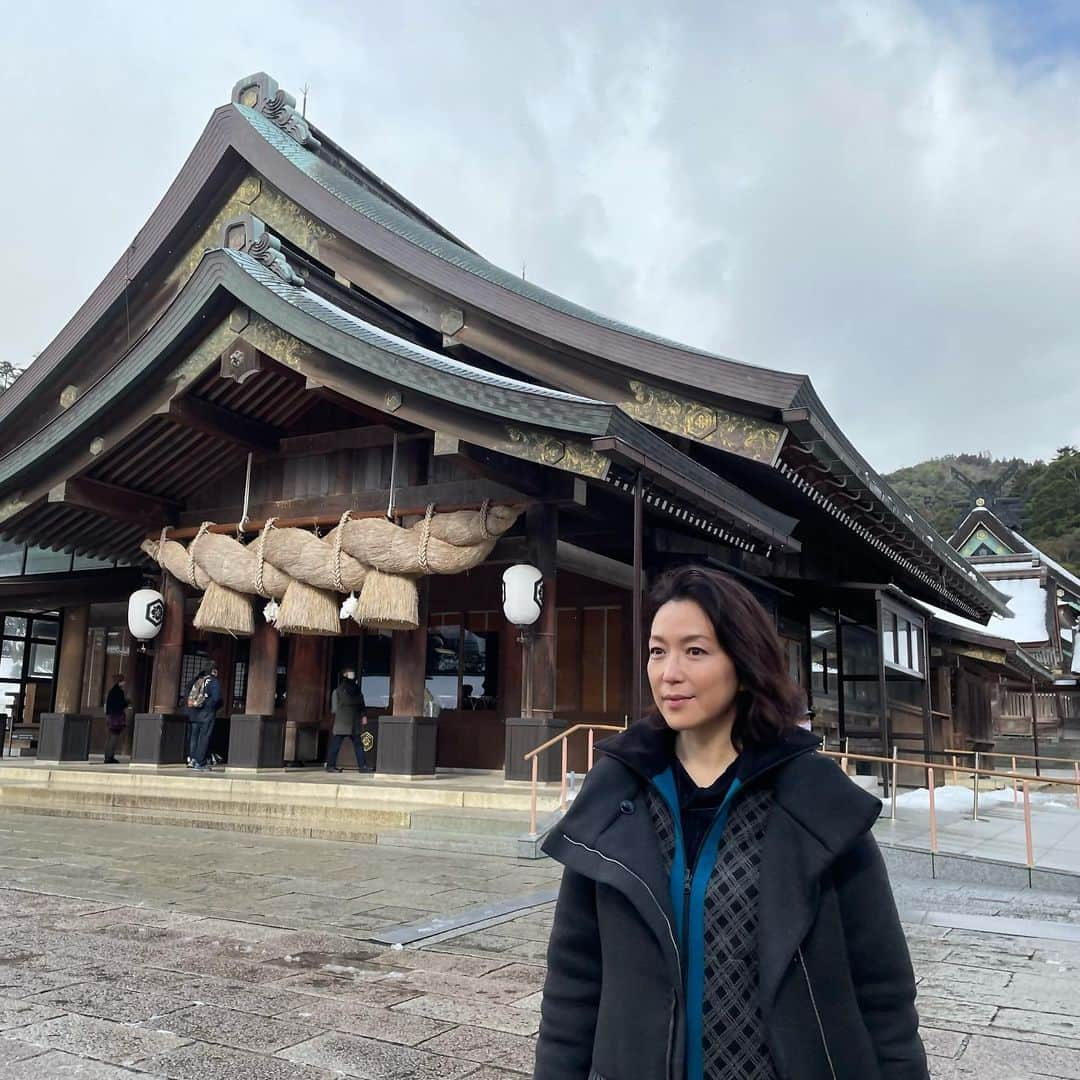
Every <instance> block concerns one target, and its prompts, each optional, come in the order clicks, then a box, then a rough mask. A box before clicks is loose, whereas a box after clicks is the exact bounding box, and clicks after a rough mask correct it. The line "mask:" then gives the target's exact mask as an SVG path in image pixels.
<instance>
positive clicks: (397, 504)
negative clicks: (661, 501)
mask: <svg viewBox="0 0 1080 1080" xmlns="http://www.w3.org/2000/svg"><path fill="white" fill-rule="evenodd" d="M389 496H390V492H389V491H387V490H383V489H376V490H367V491H356V492H352V493H346V494H344V495H318V496H315V497H313V498H309V499H286V500H281V501H278V502H268V503H258V504H256V505H253V506H251V507H249V509H248V530H249V531H252V532H254V531H258V529H261V528H262V524H263V522H265V521H266V519H267V518H270V517H276V518H278V519H279V521H278V525H279V526H282V527H284V526H285V525H286V523H287V522H291V523H292V524H293V525H296V526H299V527H306V526H310V525H314V524H318V525H320V526H323V525H336V524H337V522H338V519H339V518H340V517H341V515H342V514H343V513H344V512H345V511H346V510H352V511H353V512H354V514H355V515H356V516H357V517H362V516H373V515H378V514H384V513H385V512H386V507H387V503H388V501H389ZM485 499H490V500H491V501H492V502H495V503H504V504H511V505H520V506H524V505H527V504H528V503H530V502H531V501H532V500H531V499H530V498H529V496H528V495H524V494H522V492H520V491H518V490H516V489H515V488H511V487H507V486H505V485H504V484H496V483H493V482H491V481H487V480H452V481H448V482H447V483H443V484H423V485H416V486H412V487H399V488H396V489H395V493H394V513H395V515H403V516H407V515H409V514H420V515H423V513H424V511H425V509H426V508H427V505H428V503H434V504H435V506H436V508H437V509H439V510H442V511H448V510H450V509H454V510H465V509H469V508H474V507H475V508H479V506H480V504H481V503H482V502H483V501H484V500H485ZM241 510H242V508H241V507H240V506H237V505H230V506H224V507H217V508H212V509H209V510H195V511H185V512H182V513H181V514H180V520H179V526H180V528H178V529H175V530H173V531H172V532H171V533H170V534H169V535H170V537H171V538H173V539H176V540H179V539H184V538H188V537H192V536H194V535H195V533H196V532H198V527H199V525H200V524H201V523H202V522H204V521H214V522H217V523H218V524H216V525H214V526H213V527H212V529H211V531H212V532H223V533H228V532H235V530H236V522H237V520H238V518H239V516H240V512H241ZM156 537H157V533H154V534H153V538H154V539H156Z"/></svg>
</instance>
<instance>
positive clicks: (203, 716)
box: [187, 664, 222, 772]
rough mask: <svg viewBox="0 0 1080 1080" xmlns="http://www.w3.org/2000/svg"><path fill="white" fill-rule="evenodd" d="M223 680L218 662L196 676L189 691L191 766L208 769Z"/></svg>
mask: <svg viewBox="0 0 1080 1080" xmlns="http://www.w3.org/2000/svg"><path fill="white" fill-rule="evenodd" d="M221 702H222V697H221V683H220V682H218V669H217V664H212V665H211V666H210V667H209V668H204V669H203V670H202V671H200V672H199V674H198V675H196V676H195V681H194V682H193V683H192V684H191V688H190V689H189V690H188V693H187V714H188V768H191V769H195V770H196V771H199V772H205V771H207V770H208V769H209V768H210V766H209V764H207V760H206V757H207V753H208V751H209V749H210V736H211V735H212V734H213V731H214V720H215V718H216V714H217V711H218V709H219V708H220V707H221Z"/></svg>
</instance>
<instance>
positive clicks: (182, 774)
mask: <svg viewBox="0 0 1080 1080" xmlns="http://www.w3.org/2000/svg"><path fill="white" fill-rule="evenodd" d="M529 805H530V791H529V788H528V786H527V785H522V784H520V783H513V782H507V781H506V780H504V779H503V778H502V776H501V774H452V773H445V774H436V775H435V776H434V777H431V778H425V779H419V780H418V779H411V780H405V779H401V778H396V777H381V776H379V775H378V774H370V773H355V772H353V773H327V772H325V771H324V770H323V769H288V770H285V769H282V770H278V771H276V772H272V773H259V774H258V775H252V774H243V773H240V774H237V773H234V772H232V771H230V770H228V769H218V770H215V771H211V772H198V773H195V772H192V771H190V770H188V769H185V768H184V767H182V766H176V767H158V768H153V769H145V768H139V767H137V766H127V765H124V764H121V765H117V766H109V765H102V764H98V763H93V762H80V763H65V764H62V765H46V764H39V763H36V762H34V761H33V760H23V759H20V760H18V761H12V760H10V759H9V760H8V762H5V763H4V764H2V765H0V809H3V810H4V811H5V812H6V813H10V814H20V813H21V814H36V815H45V816H50V817H68V818H92V819H97V820H107V821H122V822H127V823H131V824H143V825H181V826H190V827H194V828H201V829H211V830H224V831H231V832H240V833H249V834H255V835H272V836H296V837H308V838H312V839H321V840H347V841H351V842H354V843H381V844H385V845H388V846H393V847H420V848H426V849H429V850H441V851H460V852H469V853H475V854H490V855H508V856H514V855H517V854H519V847H520V843H519V841H520V838H522V837H524V836H525V834H526V833H527V832H528V829H529ZM537 805H538V809H539V811H540V812H541V813H542V814H546V813H550V812H551V811H554V810H555V809H556V808H557V806H558V791H557V789H553V788H551V787H550V786H545V787H544V789H543V790H542V791H541V792H540V794H539V797H538V800H537ZM520 853H522V854H526V853H527V852H525V851H524V850H522V851H520Z"/></svg>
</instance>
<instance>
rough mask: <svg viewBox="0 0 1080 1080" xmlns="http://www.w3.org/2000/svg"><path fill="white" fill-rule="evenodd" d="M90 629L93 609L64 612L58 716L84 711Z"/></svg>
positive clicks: (67, 609)
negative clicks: (83, 694) (85, 664)
mask: <svg viewBox="0 0 1080 1080" xmlns="http://www.w3.org/2000/svg"><path fill="white" fill-rule="evenodd" d="M89 626H90V605H89V604H80V605H79V606H78V607H72V608H65V609H64V629H63V632H62V636H61V638H60V662H59V664H58V665H57V671H56V698H55V702H54V704H53V709H54V711H56V712H58V713H78V712H81V711H82V681H83V665H84V663H85V660H86V632H87V629H88V628H89Z"/></svg>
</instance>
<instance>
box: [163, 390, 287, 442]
mask: <svg viewBox="0 0 1080 1080" xmlns="http://www.w3.org/2000/svg"><path fill="white" fill-rule="evenodd" d="M159 415H162V416H166V417H168V418H169V419H170V420H172V421H173V422H174V423H177V424H180V425H182V426H183V427H186V428H191V429H193V430H195V431H201V432H203V434H205V435H211V436H213V438H215V439H221V440H222V441H223V442H229V443H234V444H235V445H237V446H242V447H243V448H244V449H245V450H261V451H269V452H272V453H276V452H277V448H278V435H277V432H276V431H275V430H274V429H273V428H272V427H270V425H269V424H261V423H259V422H258V421H257V420H249V419H248V418H247V417H246V416H241V415H240V414H239V413H234V412H232V411H230V410H229V409H222V408H221V407H220V406H218V405H211V404H210V402H209V401H201V400H199V399H198V398H193V397H179V398H173V400H172V401H170V402H169V403H168V405H166V406H163V407H162V408H161V409H160V410H159Z"/></svg>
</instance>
